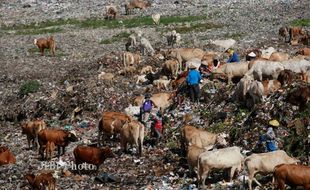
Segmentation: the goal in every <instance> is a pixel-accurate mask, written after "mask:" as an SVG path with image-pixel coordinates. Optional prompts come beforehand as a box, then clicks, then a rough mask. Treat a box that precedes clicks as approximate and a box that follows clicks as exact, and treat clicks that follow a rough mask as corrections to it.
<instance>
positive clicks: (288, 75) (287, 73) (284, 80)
mask: <svg viewBox="0 0 310 190" xmlns="http://www.w3.org/2000/svg"><path fill="white" fill-rule="evenodd" d="M293 78H294V72H293V71H291V70H288V69H284V70H283V71H280V73H279V76H278V81H279V82H280V83H281V85H282V86H283V85H286V84H291V83H292V82H293Z"/></svg>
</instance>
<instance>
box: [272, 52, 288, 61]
mask: <svg viewBox="0 0 310 190" xmlns="http://www.w3.org/2000/svg"><path fill="white" fill-rule="evenodd" d="M289 58H290V56H289V54H287V53H283V52H273V53H272V54H271V55H270V57H269V61H279V62H281V61H286V60H288V59H289Z"/></svg>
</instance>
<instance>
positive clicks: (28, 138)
mask: <svg viewBox="0 0 310 190" xmlns="http://www.w3.org/2000/svg"><path fill="white" fill-rule="evenodd" d="M27 141H28V147H29V149H31V146H30V143H31V139H30V137H27Z"/></svg>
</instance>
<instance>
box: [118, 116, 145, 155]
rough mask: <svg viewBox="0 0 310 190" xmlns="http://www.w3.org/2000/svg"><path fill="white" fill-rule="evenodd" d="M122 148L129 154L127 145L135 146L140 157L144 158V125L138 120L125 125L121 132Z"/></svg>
mask: <svg viewBox="0 0 310 190" xmlns="http://www.w3.org/2000/svg"><path fill="white" fill-rule="evenodd" d="M120 136H121V147H122V148H123V150H124V152H127V144H131V145H133V144H135V145H136V146H137V147H138V150H139V151H138V155H139V156H142V149H143V140H144V125H143V124H142V123H140V122H138V121H136V120H132V121H131V122H129V123H125V125H123V127H122V129H121V132H120Z"/></svg>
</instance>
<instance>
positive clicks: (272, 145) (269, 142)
mask: <svg viewBox="0 0 310 190" xmlns="http://www.w3.org/2000/svg"><path fill="white" fill-rule="evenodd" d="M268 124H269V125H268V128H267V132H266V148H267V151H268V152H272V151H275V150H277V146H276V142H275V140H276V135H275V133H274V128H275V127H278V126H279V125H280V123H279V122H278V121H277V120H275V119H274V120H271V121H269V123H268Z"/></svg>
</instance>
